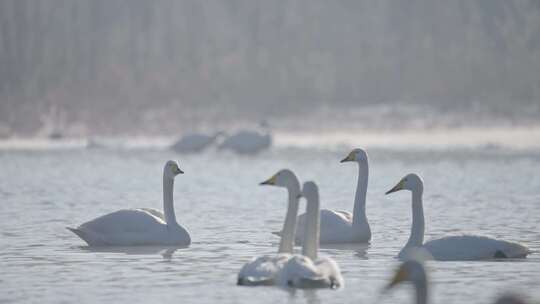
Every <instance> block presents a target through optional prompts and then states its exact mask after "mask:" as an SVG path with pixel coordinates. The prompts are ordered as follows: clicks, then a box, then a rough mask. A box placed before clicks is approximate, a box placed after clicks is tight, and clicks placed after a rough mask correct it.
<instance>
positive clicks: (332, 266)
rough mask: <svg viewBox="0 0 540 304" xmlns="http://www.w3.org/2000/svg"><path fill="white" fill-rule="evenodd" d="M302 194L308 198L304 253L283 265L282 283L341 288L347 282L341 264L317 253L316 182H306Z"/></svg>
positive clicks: (302, 286)
mask: <svg viewBox="0 0 540 304" xmlns="http://www.w3.org/2000/svg"><path fill="white" fill-rule="evenodd" d="M302 194H303V196H304V197H305V198H306V200H307V208H306V216H307V219H306V222H305V225H306V228H305V231H306V233H305V234H304V242H303V246H302V255H295V256H293V257H292V258H290V259H289V261H288V262H287V263H286V264H285V266H284V267H283V270H282V271H281V273H280V276H279V284H280V285H282V286H288V287H295V288H338V287H341V286H343V285H344V280H343V277H342V276H341V270H340V269H339V266H338V264H337V263H336V262H335V261H334V260H332V259H331V258H329V257H322V258H319V257H318V249H319V227H320V212H319V192H318V189H317V185H315V183H313V182H306V183H304V186H303V188H302Z"/></svg>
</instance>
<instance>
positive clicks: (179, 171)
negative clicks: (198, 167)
mask: <svg viewBox="0 0 540 304" xmlns="http://www.w3.org/2000/svg"><path fill="white" fill-rule="evenodd" d="M174 173H175V174H176V175H178V174H184V171H182V170H181V169H180V168H178V167H176V169H175V170H174Z"/></svg>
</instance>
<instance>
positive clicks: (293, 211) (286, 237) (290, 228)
mask: <svg viewBox="0 0 540 304" xmlns="http://www.w3.org/2000/svg"><path fill="white" fill-rule="evenodd" d="M287 190H288V192H289V203H288V205H287V214H286V215H285V222H284V223H283V229H282V230H281V240H280V242H279V250H278V253H293V249H294V235H295V234H296V215H297V214H298V205H299V202H298V201H299V195H300V186H298V185H297V186H296V187H294V186H290V187H288V188H287Z"/></svg>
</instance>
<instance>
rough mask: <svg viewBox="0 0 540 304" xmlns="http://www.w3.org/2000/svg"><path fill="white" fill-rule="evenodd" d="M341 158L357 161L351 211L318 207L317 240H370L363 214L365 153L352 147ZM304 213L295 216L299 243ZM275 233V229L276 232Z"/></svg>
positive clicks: (302, 233)
mask: <svg viewBox="0 0 540 304" xmlns="http://www.w3.org/2000/svg"><path fill="white" fill-rule="evenodd" d="M341 162H342V163H343V162H356V163H358V170H359V172H358V183H357V186H356V194H355V198H354V208H353V212H352V213H351V212H348V211H344V210H329V209H322V210H321V212H320V213H321V214H320V217H321V226H320V243H321V244H343V243H367V242H369V241H370V240H371V229H370V227H369V223H368V220H367V216H366V193H367V185H368V175H369V167H368V156H367V152H366V151H364V150H362V149H354V150H352V151H351V152H350V153H349V154H348V155H347V157H346V158H344V159H343V160H341ZM305 221H306V215H305V214H301V215H300V216H299V217H298V229H297V231H296V237H295V241H296V243H297V244H302V242H303V238H304V233H305V229H304V227H305ZM276 234H278V235H279V232H278V233H276Z"/></svg>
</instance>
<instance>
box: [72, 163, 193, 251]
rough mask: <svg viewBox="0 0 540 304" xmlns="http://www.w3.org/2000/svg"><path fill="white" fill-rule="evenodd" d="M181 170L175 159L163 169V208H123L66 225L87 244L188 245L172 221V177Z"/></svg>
mask: <svg viewBox="0 0 540 304" xmlns="http://www.w3.org/2000/svg"><path fill="white" fill-rule="evenodd" d="M180 173H183V172H182V170H180V168H179V167H178V163H176V162H175V161H168V162H167V163H166V164H165V168H164V169H163V208H164V210H165V213H163V212H161V211H158V210H155V209H148V208H141V209H123V210H119V211H115V212H112V213H109V214H106V215H103V216H100V217H98V218H96V219H93V220H91V221H88V222H86V223H84V224H82V225H80V226H79V227H77V228H69V227H68V229H69V230H70V231H72V232H73V233H75V234H76V235H78V236H79V237H80V238H81V239H83V240H84V241H85V242H86V243H88V245H90V246H137V245H166V246H188V245H189V244H190V243H191V238H190V236H189V233H188V232H187V231H186V229H184V228H183V227H182V226H180V225H179V224H178V223H177V222H176V216H175V214H174V207H173V185H174V177H175V176H176V175H177V174H180Z"/></svg>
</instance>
